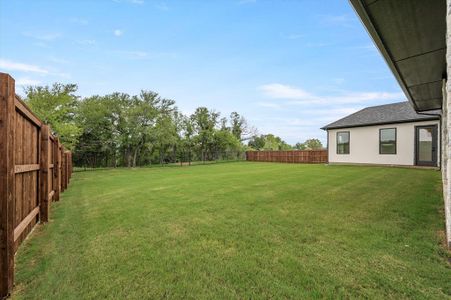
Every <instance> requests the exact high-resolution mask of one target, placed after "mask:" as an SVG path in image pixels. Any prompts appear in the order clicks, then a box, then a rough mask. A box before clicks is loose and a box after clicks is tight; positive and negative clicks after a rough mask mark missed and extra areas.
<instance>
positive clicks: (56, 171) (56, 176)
mask: <svg viewBox="0 0 451 300" xmlns="http://www.w3.org/2000/svg"><path fill="white" fill-rule="evenodd" d="M59 149H60V140H59V138H55V143H54V144H53V153H54V155H55V158H54V160H53V189H54V190H55V196H54V199H55V201H59V200H60V191H61V186H60V181H61V179H60V178H61V172H60V164H61V153H60V151H59Z"/></svg>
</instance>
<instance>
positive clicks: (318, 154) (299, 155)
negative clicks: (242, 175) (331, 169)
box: [246, 150, 328, 164]
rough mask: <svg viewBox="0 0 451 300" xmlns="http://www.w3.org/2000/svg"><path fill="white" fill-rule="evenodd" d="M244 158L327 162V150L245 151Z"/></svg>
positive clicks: (272, 160)
mask: <svg viewBox="0 0 451 300" xmlns="http://www.w3.org/2000/svg"><path fill="white" fill-rule="evenodd" d="M246 160H248V161H263V162H283V163H304V164H321V163H327V161H328V159H327V150H290V151H247V152H246Z"/></svg>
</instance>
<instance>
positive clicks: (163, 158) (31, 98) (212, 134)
mask: <svg viewBox="0 0 451 300" xmlns="http://www.w3.org/2000/svg"><path fill="white" fill-rule="evenodd" d="M76 91H77V86H76V85H73V84H68V85H63V84H54V85H53V86H51V87H48V86H45V87H27V88H26V89H25V94H26V98H25V99H24V100H25V101H26V102H27V104H28V105H29V106H30V108H31V109H32V110H33V111H34V112H35V113H36V114H37V115H39V117H41V118H42V119H43V121H45V122H46V123H49V124H51V125H52V128H54V130H55V132H57V133H58V136H59V137H60V139H61V141H62V142H63V144H64V145H65V146H66V147H67V148H69V149H71V150H72V151H73V153H74V160H75V163H76V165H78V166H83V165H84V166H88V167H103V166H114V167H116V166H127V167H135V166H143V165H150V164H156V163H159V164H165V163H175V162H191V161H195V160H203V161H207V160H218V159H237V158H241V157H243V154H244V151H245V150H246V149H247V146H246V145H245V144H244V141H246V140H247V139H248V138H249V137H250V136H252V135H253V134H255V129H253V128H252V127H250V126H249V125H248V123H247V121H246V119H245V118H244V117H243V116H241V115H240V114H239V113H237V112H233V113H232V114H231V115H230V116H229V117H228V118H225V117H222V118H221V115H220V113H219V112H216V111H214V110H210V109H208V108H206V107H199V108H197V109H196V110H195V112H194V113H193V114H191V115H189V116H186V115H184V114H182V113H181V112H180V110H179V109H178V108H177V107H176V105H175V101H173V100H170V99H165V98H163V97H161V96H160V95H159V94H158V93H155V92H152V91H141V93H140V94H139V95H128V94H125V93H113V94H109V95H105V96H92V97H88V98H84V99H81V98H80V97H79V96H77V95H76Z"/></svg>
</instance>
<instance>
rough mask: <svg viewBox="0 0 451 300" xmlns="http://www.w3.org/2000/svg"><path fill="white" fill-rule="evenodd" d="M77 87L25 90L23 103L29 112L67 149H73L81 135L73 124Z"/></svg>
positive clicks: (56, 86) (64, 85)
mask: <svg viewBox="0 0 451 300" xmlns="http://www.w3.org/2000/svg"><path fill="white" fill-rule="evenodd" d="M77 89H78V87H77V85H75V84H61V83H55V84H53V85H52V86H51V87H49V86H38V87H33V86H29V87H26V88H25V95H26V96H25V99H24V101H25V102H26V103H27V105H28V106H29V107H30V108H31V110H32V111H33V112H34V113H35V114H36V115H37V116H38V117H39V118H40V119H41V120H42V121H43V122H44V123H46V124H49V125H50V127H51V128H52V130H53V131H54V133H55V134H56V135H57V136H58V137H59V138H60V140H61V142H62V143H63V145H64V146H65V147H66V148H67V149H70V150H72V149H74V147H75V145H76V143H77V140H78V137H79V136H80V134H81V128H79V127H78V126H77V124H76V122H75V116H76V114H77V106H78V96H76V94H75V93H76V92H77Z"/></svg>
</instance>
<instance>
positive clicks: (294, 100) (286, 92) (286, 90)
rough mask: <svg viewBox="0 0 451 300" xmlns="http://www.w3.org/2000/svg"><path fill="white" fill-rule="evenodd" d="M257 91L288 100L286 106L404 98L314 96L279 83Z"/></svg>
mask: <svg viewBox="0 0 451 300" xmlns="http://www.w3.org/2000/svg"><path fill="white" fill-rule="evenodd" d="M259 89H260V90H261V91H262V92H263V94H264V95H266V96H268V97H270V98H274V99H285V100H289V101H288V102H286V103H285V104H287V105H306V104H324V105H331V104H335V105H337V104H360V103H365V102H370V101H389V100H393V101H395V100H396V101H403V100H405V96H404V94H403V93H401V92H395V93H392V92H348V91H342V92H340V93H339V95H324V96H323V95H316V94H313V93H310V92H308V91H305V90H303V89H301V88H297V87H292V86H289V85H284V84H280V83H271V84H266V85H262V86H260V87H259Z"/></svg>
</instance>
